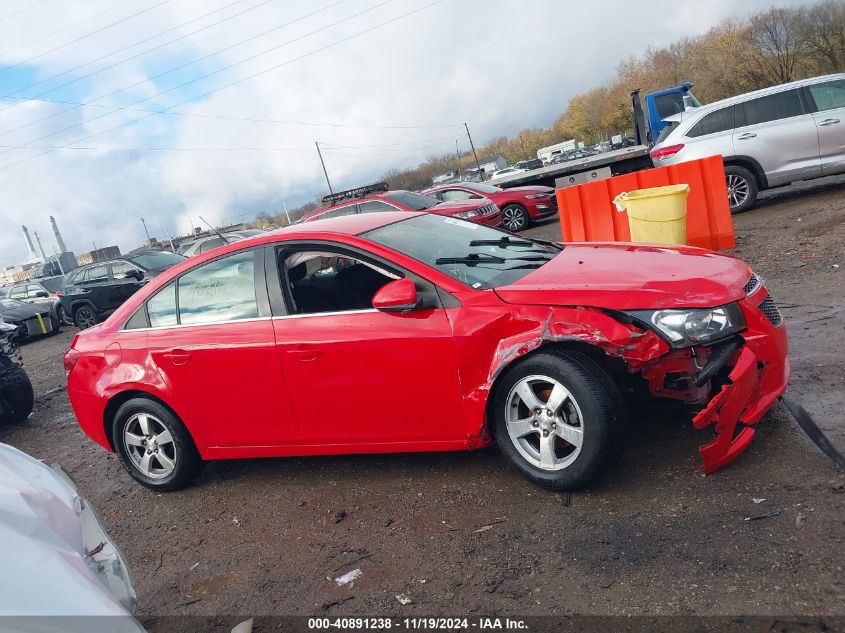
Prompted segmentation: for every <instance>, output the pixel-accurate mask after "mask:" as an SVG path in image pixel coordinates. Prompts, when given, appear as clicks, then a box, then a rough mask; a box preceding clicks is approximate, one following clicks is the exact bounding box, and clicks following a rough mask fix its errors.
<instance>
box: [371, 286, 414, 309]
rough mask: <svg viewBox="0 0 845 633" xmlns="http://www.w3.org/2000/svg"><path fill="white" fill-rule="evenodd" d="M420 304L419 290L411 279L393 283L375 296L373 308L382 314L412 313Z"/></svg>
mask: <svg viewBox="0 0 845 633" xmlns="http://www.w3.org/2000/svg"><path fill="white" fill-rule="evenodd" d="M419 304H420V300H419V298H418V297H417V289H416V287H414V282H413V281H411V280H410V279H397V280H396V281H391V282H390V283H388V284H385V285H383V286H382V287H381V288H380V289H379V290H378V292H376V294H374V295H373V307H374V308H375V309H376V310H381V311H382V312H410V311H411V310H413V309H414V308H416V307H417V306H419Z"/></svg>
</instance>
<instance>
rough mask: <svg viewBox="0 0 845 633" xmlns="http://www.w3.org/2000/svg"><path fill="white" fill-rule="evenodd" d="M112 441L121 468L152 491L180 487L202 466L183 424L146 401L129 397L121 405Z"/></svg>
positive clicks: (150, 401) (194, 476) (149, 401)
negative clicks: (129, 398)
mask: <svg viewBox="0 0 845 633" xmlns="http://www.w3.org/2000/svg"><path fill="white" fill-rule="evenodd" d="M111 439H112V445H113V446H114V448H115V452H117V455H118V457H119V458H120V463H121V464H122V465H123V467H124V468H125V469H126V470H127V471H128V472H129V474H130V475H131V476H132V478H133V479H135V481H137V482H138V483H140V484H141V485H143V486H146V487H147V488H150V489H152V490H159V491H169V490H178V489H179V488H183V487H185V486H186V485H188V484H189V483H190V482H191V481H193V480H194V479H195V478H196V477H197V475H199V474H200V472H201V471H202V468H203V465H204V462H203V461H202V458H200V455H199V452H198V451H197V447H196V445H195V444H194V441H193V439H192V438H191V435H190V433H188V430H187V429H186V428H185V425H184V424H182V422H181V421H180V420H179V418H177V417H176V416H175V415H174V414H173V413H172V412H171V411H170V410H169V409H168V408H167V407H165V406H164V405H162V404H160V403H158V402H156V401H154V400H150V399H148V398H132V399H131V400H128V401H126V402H125V403H123V404H122V405H121V406H120V408H119V409H118V410H117V413H116V414H115V416H114V421H113V423H112V437H111Z"/></svg>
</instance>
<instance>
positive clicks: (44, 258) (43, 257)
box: [33, 231, 47, 264]
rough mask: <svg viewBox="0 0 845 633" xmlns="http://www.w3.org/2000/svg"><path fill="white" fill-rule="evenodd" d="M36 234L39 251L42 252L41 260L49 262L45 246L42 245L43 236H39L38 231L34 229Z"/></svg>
mask: <svg viewBox="0 0 845 633" xmlns="http://www.w3.org/2000/svg"><path fill="white" fill-rule="evenodd" d="M33 234H35V243H36V244H38V252H39V253H41V261H42V262H44V263H45V264H46V263H47V256H46V255H45V254H44V247H43V246H41V238H40V237H38V231H33Z"/></svg>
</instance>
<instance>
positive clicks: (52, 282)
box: [38, 277, 65, 292]
mask: <svg viewBox="0 0 845 633" xmlns="http://www.w3.org/2000/svg"><path fill="white" fill-rule="evenodd" d="M64 280H65V278H64V277H53V278H51V279H39V280H38V283H40V284H41V285H42V286H44V289H45V290H47V291H48V292H56V290H58V289H59V288H61V287H62V283H64Z"/></svg>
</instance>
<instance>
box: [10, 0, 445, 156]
mask: <svg viewBox="0 0 845 633" xmlns="http://www.w3.org/2000/svg"><path fill="white" fill-rule="evenodd" d="M441 2H444V0H433V2H429V3H428V4H424V5H423V6H421V7H418V8H416V9H413V10H411V11H406V12H405V13H402V14H400V15H398V16H396V17H394V18H391V19H390V20H386V21H384V22H381V23H379V24H376V25H375V26H371V27H370V28H367V29H364V30H363V31H359V32H357V33H353V34H352V35H348V36H346V37H344V38H341V39H339V40H335V41H334V42H330V43H328V44H325V45H324V46H321V47H319V48H317V49H314V50H311V51H309V52H307V53H304V54H302V55H299V56H298V57H294V58H292V59H289V60H287V61H284V62H282V63H280V64H276V65H275V66H271V67H270V68H265V69H264V70H262V71H259V72H256V73H253V74H251V75H247V76H246V77H242V78H241V79H238V80H237V81H233V82H230V83H228V84H225V85H223V86H219V87H218V88H215V89H214V90H210V91H208V92H206V93H205V94H201V95H198V96H196V97H191V98H190V99H187V100H185V101H183V102H181V103H177V104H175V105H173V106H170V107H168V108H165V109H164V111H167V110H170V109H172V108H178V107H180V106H183V105H185V104H187V103H191V102H193V101H197V100H199V99H203V98H205V97H208V96H210V95H212V94H214V93H216V92H220V91H221V90H225V89H227V88H231V87H233V86H237V85H239V84H242V83H244V82H245V81H250V80H252V79H255V78H256V77H260V76H261V75H264V74H266V73H268V72H272V71H274V70H278V69H279V68H283V67H285V66H288V65H290V64H292V63H294V62H297V61H300V60H302V59H305V58H306V57H310V56H311V55H315V54H316V53H320V52H323V51H325V50H328V49H329V48H333V47H334V46H337V45H339V44H342V43H344V42H348V41H349V40H352V39H355V38H357V37H360V36H362V35H366V34H367V33H371V32H372V31H375V30H376V29H379V28H381V27H383V26H387V25H389V24H393V23H394V22H398V21H399V20H402V19H404V18H406V17H409V16H411V15H414V14H416V13H419V12H420V11H424V10H425V9H428V8H430V7H432V6H434V5H436V4H440V3H441ZM377 6H378V5H377ZM373 8H375V7H373ZM350 17H355V16H350ZM156 114H157V113H150V114H147V115H146V116H143V117H141V118H140V119H136V120H134V121H125V122H124V123H121V124H120V125H116V126H114V127H111V128H109V129H106V130H101V131H100V132H96V133H94V134H89V135H88V136H85V137H83V138H81V139H77V141H76V142H81V141H87V140H89V139H92V138H95V137H97V136H101V135H103V134H107V133H108V132H113V131H114V130H117V129H120V128H122V127H125V126H127V125H132V124H135V123H138V122H140V121H143V120H145V119H148V118H150V117H152V116H155V115H156ZM54 151H56V150H47V151H46V152H42V153H41V154H36V155H35V156H28V157H27V158H22V159H20V160H17V161H15V162H12V163H8V164H6V165H2V166H0V170H4V169H8V168H10V167H15V166H17V165H20V164H21V163H25V162H28V161H30V160H33V159H35V158H39V157H41V156H44V155H45V154H49V153H51V152H54Z"/></svg>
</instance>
